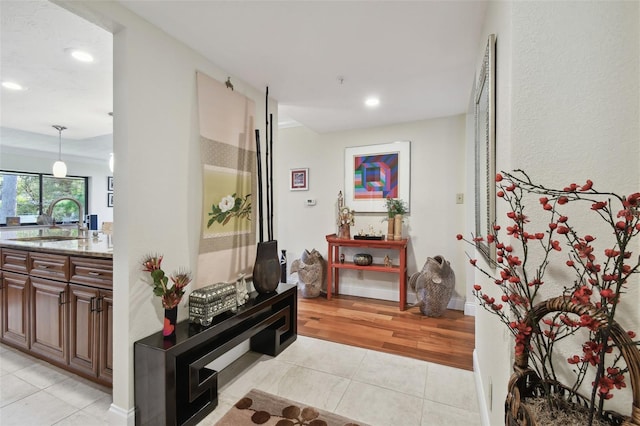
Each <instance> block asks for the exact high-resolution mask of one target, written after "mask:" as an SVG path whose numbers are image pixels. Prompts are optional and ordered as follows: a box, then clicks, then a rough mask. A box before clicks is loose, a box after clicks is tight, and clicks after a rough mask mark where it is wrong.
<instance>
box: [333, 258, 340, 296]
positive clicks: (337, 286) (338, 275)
mask: <svg viewBox="0 0 640 426" xmlns="http://www.w3.org/2000/svg"><path fill="white" fill-rule="evenodd" d="M333 259H334V260H336V259H340V246H335V247H334V252H333ZM338 261H339V260H338ZM334 273H335V276H334V280H333V281H334V282H335V283H336V294H339V293H340V269H338V268H335V269H334Z"/></svg>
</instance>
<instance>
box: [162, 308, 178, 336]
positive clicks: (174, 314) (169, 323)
mask: <svg viewBox="0 0 640 426" xmlns="http://www.w3.org/2000/svg"><path fill="white" fill-rule="evenodd" d="M177 319H178V307H177V306H176V307H174V308H171V309H165V310H164V325H163V326H162V335H163V336H164V337H165V338H170V337H173V336H175V334H176V320H177Z"/></svg>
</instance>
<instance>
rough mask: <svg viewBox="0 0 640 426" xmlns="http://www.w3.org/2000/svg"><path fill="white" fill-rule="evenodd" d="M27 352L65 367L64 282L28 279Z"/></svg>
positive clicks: (65, 299) (65, 319) (65, 294)
mask: <svg viewBox="0 0 640 426" xmlns="http://www.w3.org/2000/svg"><path fill="white" fill-rule="evenodd" d="M30 280H31V286H30V304H29V305H30V315H29V317H30V321H29V323H30V331H31V333H30V343H31V351H32V352H33V353H36V354H38V355H41V356H42V357H44V358H47V359H50V360H52V361H57V362H59V363H63V364H66V363H67V360H68V349H67V309H66V306H65V305H66V304H67V299H68V294H67V283H64V282H58V281H53V280H47V279H44V278H38V277H31V278H30Z"/></svg>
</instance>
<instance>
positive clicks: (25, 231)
mask: <svg viewBox="0 0 640 426" xmlns="http://www.w3.org/2000/svg"><path fill="white" fill-rule="evenodd" d="M94 232H95V231H89V232H88V235H89V238H82V239H74V240H63V241H17V240H15V238H26V237H37V236H68V237H77V235H78V228H77V227H75V226H73V227H59V228H49V227H41V226H34V227H30V226H22V227H7V228H0V247H7V248H19V249H26V250H31V251H41V252H47V253H59V254H67V255H72V256H74V255H75V256H90V257H104V258H109V259H111V258H113V241H112V238H113V237H112V235H106V234H103V233H101V232H100V233H98V234H97V236H95V237H94V236H93V233H94Z"/></svg>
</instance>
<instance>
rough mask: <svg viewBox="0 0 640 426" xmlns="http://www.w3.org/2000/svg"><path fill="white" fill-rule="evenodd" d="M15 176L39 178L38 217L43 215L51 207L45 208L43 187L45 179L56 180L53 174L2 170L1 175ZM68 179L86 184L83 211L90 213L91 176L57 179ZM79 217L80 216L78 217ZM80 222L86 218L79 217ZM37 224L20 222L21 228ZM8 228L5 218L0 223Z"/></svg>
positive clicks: (72, 176) (70, 176) (2, 226)
mask: <svg viewBox="0 0 640 426" xmlns="http://www.w3.org/2000/svg"><path fill="white" fill-rule="evenodd" d="M5 173H6V174H14V175H27V176H37V177H38V188H39V194H38V215H41V214H43V213H45V212H46V210H47V208H48V207H49V206H43V198H44V195H43V186H44V179H45V177H46V178H55V177H54V176H53V174H52V173H40V172H25V171H19V170H8V169H0V174H5ZM66 178H73V179H82V180H83V183H84V194H85V197H84V205H83V209H84V212H88V211H89V196H90V194H89V176H77V175H67V176H65V177H64V178H55V179H66ZM78 216H79V215H78ZM78 220H79V222H80V223H82V221H83V220H84V218H81V217H79V218H78ZM61 223H62V222H56V224H61ZM71 223H78V222H77V221H72V222H71ZM37 224H38V223H37V222H25V223H22V222H20V226H34V225H37ZM4 227H7V221H6V218H5V221H4V223H0V228H4Z"/></svg>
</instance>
